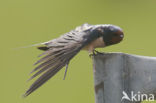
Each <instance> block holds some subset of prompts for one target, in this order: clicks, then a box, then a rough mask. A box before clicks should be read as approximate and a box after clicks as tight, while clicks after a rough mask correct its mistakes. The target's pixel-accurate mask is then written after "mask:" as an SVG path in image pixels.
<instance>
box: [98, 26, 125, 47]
mask: <svg viewBox="0 0 156 103" xmlns="http://www.w3.org/2000/svg"><path fill="white" fill-rule="evenodd" d="M96 29H97V30H98V32H99V33H100V35H102V37H103V41H104V42H105V45H106V46H109V45H112V44H117V43H119V42H120V41H122V39H123V37H124V34H123V31H122V29H121V28H120V27H118V26H115V25H102V26H99V27H97V28H96Z"/></svg>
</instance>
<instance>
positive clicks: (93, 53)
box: [89, 50, 96, 58]
mask: <svg viewBox="0 0 156 103" xmlns="http://www.w3.org/2000/svg"><path fill="white" fill-rule="evenodd" d="M95 55H96V52H95V50H93V51H92V53H91V52H90V54H89V57H90V58H91V57H92V56H95Z"/></svg>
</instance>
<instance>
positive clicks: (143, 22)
mask: <svg viewBox="0 0 156 103" xmlns="http://www.w3.org/2000/svg"><path fill="white" fill-rule="evenodd" d="M86 22H87V23H89V24H115V25H118V26H120V27H121V28H123V30H124V33H125V38H124V41H123V42H121V43H120V44H118V45H115V46H111V47H108V48H103V49H98V50H99V51H104V52H124V53H130V54H138V55H145V56H156V46H155V44H156V31H155V30H156V1H155V0H62V1H59V0H0V47H1V50H0V103H94V88H93V87H94V86H93V82H94V81H93V69H92V60H91V59H90V58H89V56H88V53H87V52H85V51H81V52H80V53H79V54H78V55H77V56H76V57H75V58H74V59H73V60H72V61H71V62H70V65H69V70H68V74H67V78H66V80H63V75H64V69H63V70H61V71H60V72H59V73H58V74H57V75H56V76H55V77H54V78H52V79H50V80H49V81H48V82H47V83H46V84H45V85H43V86H42V87H41V88H39V89H38V90H37V91H35V92H34V93H33V94H31V95H30V96H28V97H27V98H25V99H23V98H21V95H22V94H23V93H24V92H25V90H26V89H27V88H28V87H29V86H30V84H31V83H32V82H33V81H31V82H26V80H27V79H28V78H29V77H30V75H28V74H29V72H30V71H31V70H32V69H33V68H34V66H33V65H32V64H33V63H34V62H35V61H36V60H38V58H37V55H39V54H40V53H41V51H39V50H37V49H36V48H35V47H32V48H24V49H15V48H18V47H22V46H26V45H31V44H36V43H40V42H45V41H48V40H50V39H53V38H56V37H58V36H59V35H61V34H63V33H66V32H69V31H70V30H71V29H74V28H75V27H76V26H79V25H81V24H83V23H86Z"/></svg>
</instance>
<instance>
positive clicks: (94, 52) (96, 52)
mask: <svg viewBox="0 0 156 103" xmlns="http://www.w3.org/2000/svg"><path fill="white" fill-rule="evenodd" d="M97 54H103V53H102V52H99V51H97V50H94V51H93V53H92V54H89V57H90V58H91V57H92V56H96V55H97Z"/></svg>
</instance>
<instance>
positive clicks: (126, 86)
mask: <svg viewBox="0 0 156 103" xmlns="http://www.w3.org/2000/svg"><path fill="white" fill-rule="evenodd" d="M93 62H94V81H95V83H94V85H95V100H96V103H140V102H139V101H141V99H142V98H144V100H147V101H153V99H154V98H155V99H156V97H155V96H154V95H155V94H156V57H146V56H137V55H130V54H124V53H104V54H98V55H96V56H94V57H93ZM143 94H144V96H143ZM132 96H133V97H132ZM146 97H147V98H146Z"/></svg>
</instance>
